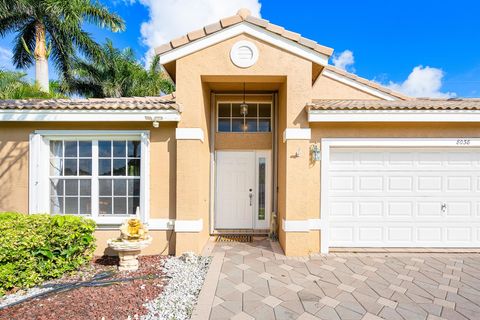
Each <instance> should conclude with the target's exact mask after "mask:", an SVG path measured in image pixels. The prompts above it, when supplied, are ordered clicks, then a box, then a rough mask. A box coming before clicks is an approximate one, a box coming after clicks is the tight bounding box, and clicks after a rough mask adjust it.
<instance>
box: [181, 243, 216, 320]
mask: <svg viewBox="0 0 480 320" xmlns="http://www.w3.org/2000/svg"><path fill="white" fill-rule="evenodd" d="M224 257H225V252H224V251H222V252H216V253H215V254H214V255H213V259H212V262H211V263H210V268H209V269H208V273H207V276H206V278H205V281H204V282H203V286H202V290H201V291H200V295H199V296H198V302H197V305H196V306H195V309H194V310H193V313H192V317H191V318H190V319H191V320H204V319H208V318H209V317H210V311H211V310H212V306H213V300H214V299H215V291H216V288H217V283H218V279H219V277H220V271H221V269H222V264H223V258H224Z"/></svg>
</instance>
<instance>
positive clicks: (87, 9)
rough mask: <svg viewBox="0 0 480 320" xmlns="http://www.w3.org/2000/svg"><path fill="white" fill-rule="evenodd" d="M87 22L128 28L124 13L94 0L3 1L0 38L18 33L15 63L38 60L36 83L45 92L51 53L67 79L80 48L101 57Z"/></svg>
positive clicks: (23, 64)
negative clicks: (84, 26) (109, 8)
mask: <svg viewBox="0 0 480 320" xmlns="http://www.w3.org/2000/svg"><path fill="white" fill-rule="evenodd" d="M84 22H88V23H92V24H95V25H97V26H100V27H102V28H108V29H110V30H112V31H114V32H116V31H120V30H123V29H124V28H125V24H124V21H123V20H122V18H121V17H120V16H118V15H116V14H112V13H110V12H109V11H108V9H107V8H106V7H104V6H102V5H101V4H100V3H98V2H92V1H91V0H0V37H3V36H5V35H6V34H7V33H9V32H15V33H17V35H16V37H15V40H14V43H15V44H14V48H13V62H14V64H15V66H16V67H17V68H27V67H30V66H31V65H32V64H34V63H35V79H36V82H37V83H38V86H39V88H40V89H41V90H43V91H45V92H48V90H49V82H48V58H49V57H50V56H51V58H52V59H53V62H54V65H55V67H56V68H57V69H58V70H59V71H60V72H61V74H62V75H63V77H65V78H67V77H69V70H70V60H71V58H72V56H73V55H74V54H75V53H76V51H77V50H78V51H79V52H80V53H81V54H83V55H85V56H86V57H96V56H98V54H99V52H100V47H99V45H98V44H97V43H96V42H95V41H94V40H93V39H92V38H91V36H90V34H89V33H88V32H86V31H84V30H83V29H82V25H83V23H84Z"/></svg>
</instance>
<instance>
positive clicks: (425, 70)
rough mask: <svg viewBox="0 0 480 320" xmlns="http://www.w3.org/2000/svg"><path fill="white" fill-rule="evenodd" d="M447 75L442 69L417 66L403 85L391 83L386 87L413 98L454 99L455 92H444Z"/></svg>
mask: <svg viewBox="0 0 480 320" xmlns="http://www.w3.org/2000/svg"><path fill="white" fill-rule="evenodd" d="M444 76H445V73H444V72H443V70H442V69H438V68H432V67H429V66H426V67H424V66H416V67H415V68H413V71H412V72H411V73H410V74H409V75H408V78H407V79H406V80H405V81H403V82H402V83H395V82H392V81H390V83H389V84H387V85H386V86H387V87H388V88H390V89H392V90H395V91H399V92H402V93H404V94H406V95H409V96H412V97H425V98H426V97H428V98H453V97H456V96H457V94H456V93H454V92H442V91H441V88H442V81H443V77H444Z"/></svg>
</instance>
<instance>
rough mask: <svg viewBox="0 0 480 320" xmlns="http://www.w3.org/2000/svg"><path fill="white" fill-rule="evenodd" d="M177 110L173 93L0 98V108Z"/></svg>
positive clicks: (178, 108)
mask: <svg viewBox="0 0 480 320" xmlns="http://www.w3.org/2000/svg"><path fill="white" fill-rule="evenodd" d="M169 109H171V110H179V111H180V107H179V106H178V105H177V104H176V102H175V94H170V95H166V96H162V97H126V98H90V99H19V100H0V110H169Z"/></svg>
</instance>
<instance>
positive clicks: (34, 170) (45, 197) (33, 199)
mask: <svg viewBox="0 0 480 320" xmlns="http://www.w3.org/2000/svg"><path fill="white" fill-rule="evenodd" d="M103 139H113V140H119V139H120V140H121V139H125V140H131V139H139V140H140V141H141V146H142V147H141V164H140V219H141V220H142V221H143V222H145V223H147V222H148V220H149V218H150V188H149V185H150V131H148V130H125V131H114V130H36V131H34V132H33V133H32V134H30V149H29V151H30V157H29V172H30V174H29V213H30V214H36V213H50V183H49V172H50V168H49V164H50V161H49V156H50V140H103ZM96 147H97V148H96ZM92 148H93V150H92V156H94V155H95V154H98V144H96V143H94V144H93V145H92ZM94 159H95V158H94ZM92 166H93V167H98V164H97V163H96V161H93V163H92ZM94 172H95V170H94ZM92 194H94V195H97V196H98V179H96V177H95V176H92ZM88 217H89V218H91V219H93V220H95V222H97V224H99V225H118V224H121V223H122V222H123V221H124V220H125V216H121V217H114V216H112V217H105V216H99V215H98V197H92V215H91V216H88Z"/></svg>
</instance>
